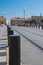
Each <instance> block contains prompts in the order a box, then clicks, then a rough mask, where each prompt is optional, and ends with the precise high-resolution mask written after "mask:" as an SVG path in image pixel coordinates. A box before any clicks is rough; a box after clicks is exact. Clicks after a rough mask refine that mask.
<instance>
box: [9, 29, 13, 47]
mask: <svg viewBox="0 0 43 65" xmlns="http://www.w3.org/2000/svg"><path fill="white" fill-rule="evenodd" d="M9 35H13V30H8V46H9Z"/></svg>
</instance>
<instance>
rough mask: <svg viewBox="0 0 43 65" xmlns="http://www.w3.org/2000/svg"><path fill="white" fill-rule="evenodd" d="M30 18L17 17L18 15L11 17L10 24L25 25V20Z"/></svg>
mask: <svg viewBox="0 0 43 65" xmlns="http://www.w3.org/2000/svg"><path fill="white" fill-rule="evenodd" d="M28 20H30V18H25V19H24V18H19V17H17V18H16V17H15V18H12V19H11V25H27V23H25V21H28Z"/></svg>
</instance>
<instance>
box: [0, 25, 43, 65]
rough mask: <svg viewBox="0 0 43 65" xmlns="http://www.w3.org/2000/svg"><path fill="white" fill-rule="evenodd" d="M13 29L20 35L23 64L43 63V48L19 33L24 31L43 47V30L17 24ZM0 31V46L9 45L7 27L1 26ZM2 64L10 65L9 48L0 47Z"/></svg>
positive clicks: (0, 61)
mask: <svg viewBox="0 0 43 65" xmlns="http://www.w3.org/2000/svg"><path fill="white" fill-rule="evenodd" d="M11 29H13V30H14V34H15V35H20V39H21V43H20V47H21V48H20V49H21V65H43V50H41V49H40V48H39V47H37V46H36V45H34V44H32V42H30V41H29V40H27V39H26V38H24V37H23V36H22V35H21V34H19V33H18V32H20V33H22V34H23V35H25V36H26V37H27V38H29V39H30V40H32V41H34V42H35V43H36V44H38V45H40V46H41V47H42V48H43V43H42V42H43V30H38V29H37V30H36V29H33V28H29V27H17V26H14V27H11ZM15 30H17V31H18V32H17V31H15ZM0 31H1V32H0V46H2V45H7V44H8V40H7V27H6V26H2V27H0ZM3 39H6V40H3ZM0 65H8V48H0Z"/></svg>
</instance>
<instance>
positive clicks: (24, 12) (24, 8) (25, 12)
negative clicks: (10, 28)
mask: <svg viewBox="0 0 43 65" xmlns="http://www.w3.org/2000/svg"><path fill="white" fill-rule="evenodd" d="M25 13H26V7H24V19H25Z"/></svg>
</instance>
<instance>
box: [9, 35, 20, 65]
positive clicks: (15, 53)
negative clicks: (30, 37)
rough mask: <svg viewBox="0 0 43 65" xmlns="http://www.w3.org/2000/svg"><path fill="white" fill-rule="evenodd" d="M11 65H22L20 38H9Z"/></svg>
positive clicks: (12, 36) (11, 36)
mask: <svg viewBox="0 0 43 65" xmlns="http://www.w3.org/2000/svg"><path fill="white" fill-rule="evenodd" d="M9 65H20V36H17V35H10V36H9Z"/></svg>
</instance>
